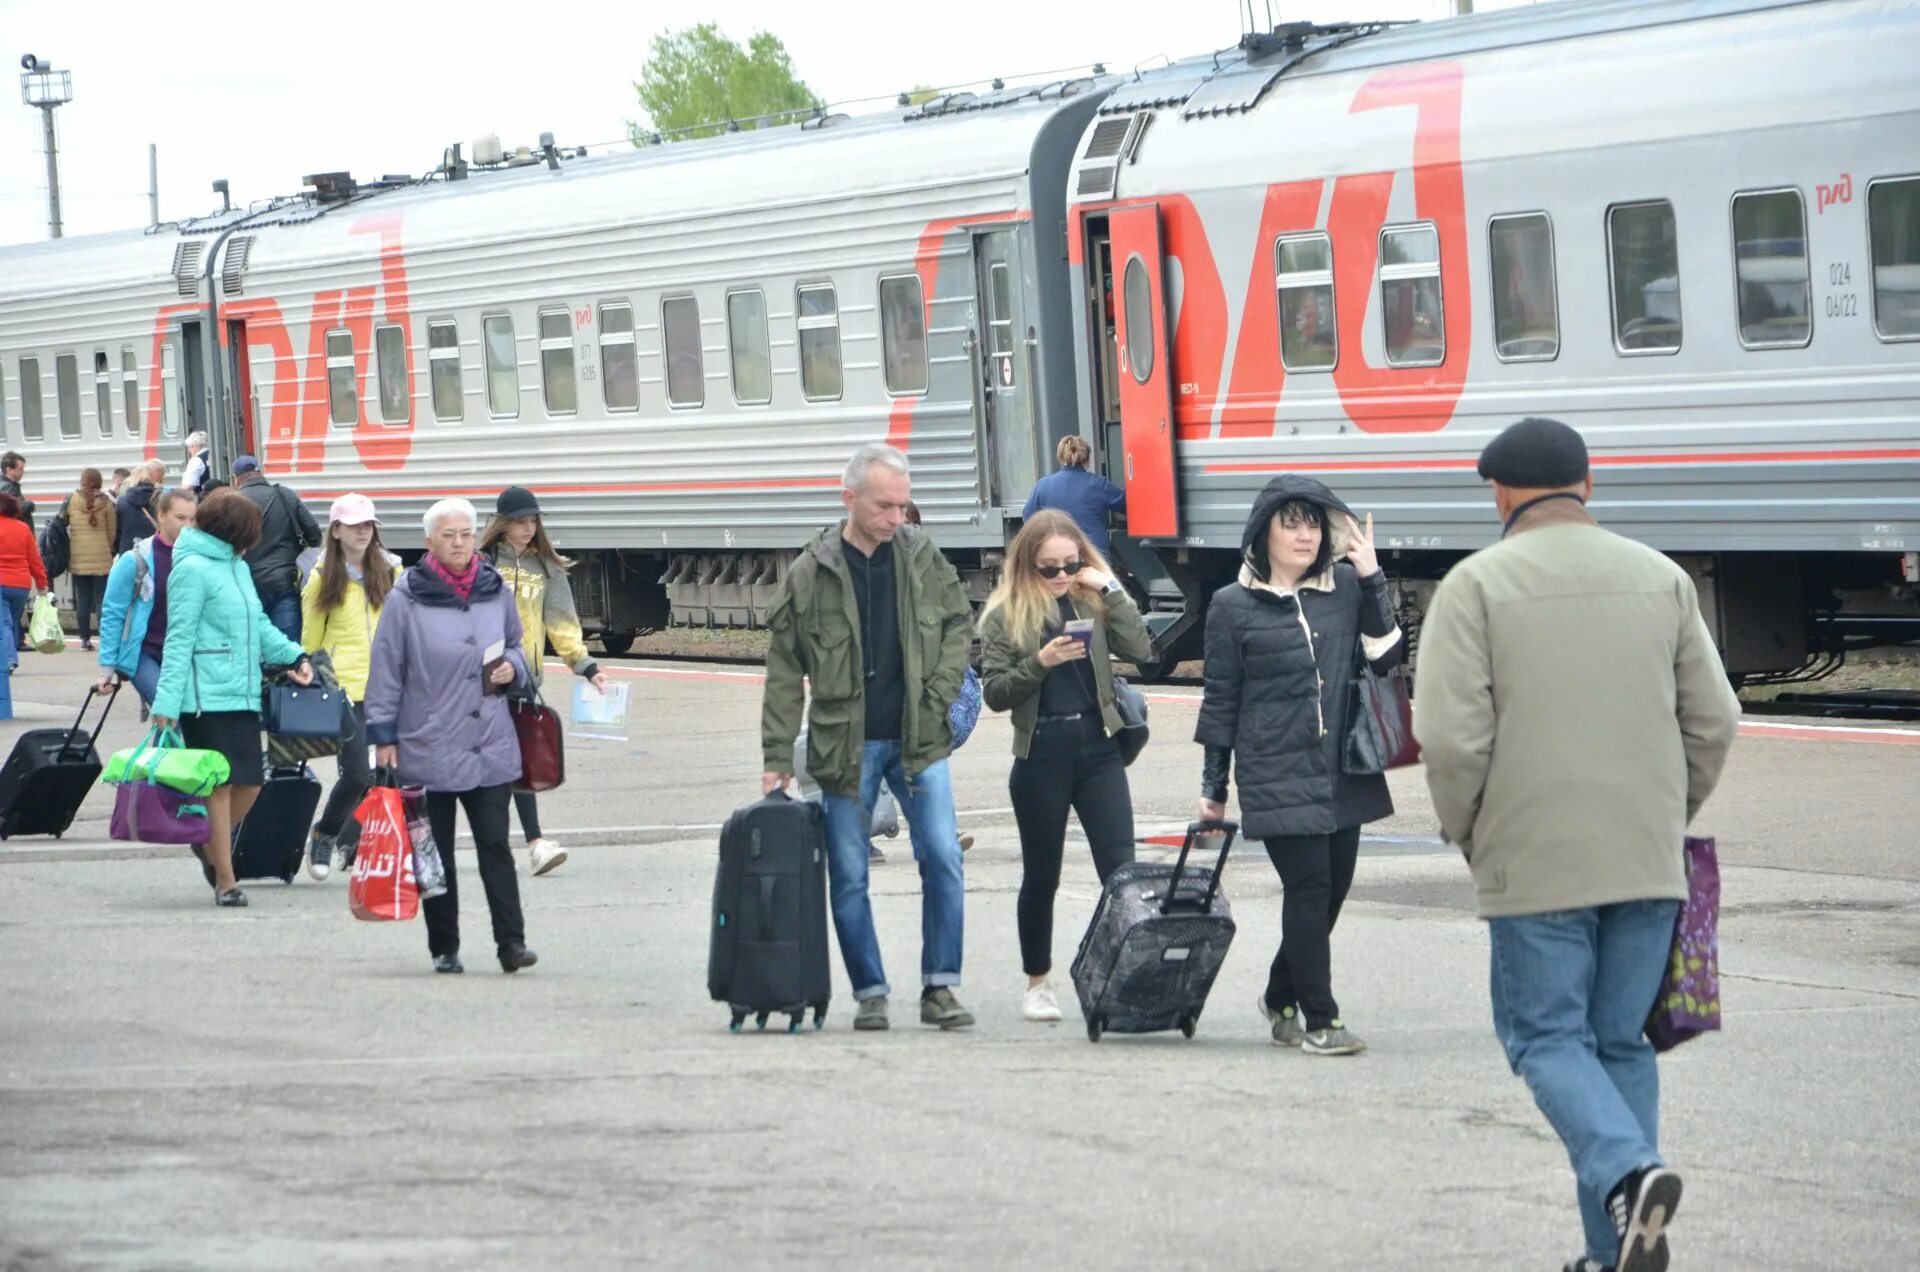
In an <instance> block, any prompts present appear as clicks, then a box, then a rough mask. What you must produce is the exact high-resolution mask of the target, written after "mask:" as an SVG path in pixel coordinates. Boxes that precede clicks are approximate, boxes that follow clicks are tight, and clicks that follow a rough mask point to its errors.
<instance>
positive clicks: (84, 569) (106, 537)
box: [61, 490, 120, 576]
mask: <svg viewBox="0 0 1920 1272" xmlns="http://www.w3.org/2000/svg"><path fill="white" fill-rule="evenodd" d="M94 514H95V516H96V517H97V518H98V519H99V522H100V524H99V525H89V524H88V523H87V497H86V496H85V495H83V494H81V493H80V492H79V491H77V490H76V491H74V492H73V493H72V494H71V495H69V496H67V503H66V507H65V508H64V509H63V511H62V514H61V515H62V516H64V517H65V518H66V520H67V542H68V544H69V545H70V546H69V548H68V552H67V572H68V573H70V574H78V575H92V576H99V575H104V574H106V573H107V571H109V570H111V569H113V548H114V545H115V544H117V543H118V542H119V541H120V518H119V516H118V514H117V513H116V512H115V511H114V507H113V500H111V499H109V498H108V497H107V496H106V495H105V494H104V493H103V494H102V495H101V496H100V506H99V507H98V508H96V509H94Z"/></svg>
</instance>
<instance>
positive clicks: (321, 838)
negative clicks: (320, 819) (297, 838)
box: [307, 829, 335, 881]
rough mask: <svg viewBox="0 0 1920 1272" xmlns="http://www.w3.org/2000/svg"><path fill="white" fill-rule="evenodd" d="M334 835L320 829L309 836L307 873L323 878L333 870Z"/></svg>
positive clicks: (316, 878) (319, 878)
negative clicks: (325, 833)
mask: <svg viewBox="0 0 1920 1272" xmlns="http://www.w3.org/2000/svg"><path fill="white" fill-rule="evenodd" d="M334 843H335V840H334V837H333V836H332V835H324V834H321V833H320V831H319V830H318V829H316V830H314V831H313V832H312V833H311V834H310V835H309V836H308V837H307V873H308V874H310V875H312V876H313V877H314V879H315V880H316V881H317V880H321V879H324V878H326V877H327V875H328V874H330V873H332V871H333V849H334Z"/></svg>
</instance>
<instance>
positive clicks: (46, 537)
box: [40, 513, 73, 582]
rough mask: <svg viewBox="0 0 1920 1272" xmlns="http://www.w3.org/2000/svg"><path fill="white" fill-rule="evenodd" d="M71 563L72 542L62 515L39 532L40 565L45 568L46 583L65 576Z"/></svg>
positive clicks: (65, 520)
mask: <svg viewBox="0 0 1920 1272" xmlns="http://www.w3.org/2000/svg"><path fill="white" fill-rule="evenodd" d="M72 562H73V540H72V539H71V538H70V537H69V536H68V534H67V518H66V515H65V513H62V514H61V515H60V516H58V517H55V518H54V519H53V520H51V521H49V522H47V528H46V529H44V530H42V531H41V532H40V563H41V564H42V565H44V566H46V567H47V581H48V582H52V581H53V580H54V579H57V578H59V577H60V576H61V575H62V574H65V573H66V572H67V566H68V565H70V564H72Z"/></svg>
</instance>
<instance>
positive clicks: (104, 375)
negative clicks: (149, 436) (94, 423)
mask: <svg viewBox="0 0 1920 1272" xmlns="http://www.w3.org/2000/svg"><path fill="white" fill-rule="evenodd" d="M93 413H94V414H95V415H96V416H98V417H99V418H98V423H99V425H100V436H102V437H112V436H113V371H112V370H111V368H110V367H109V366H108V364H107V351H106V350H105V349H95V350H94V351H93Z"/></svg>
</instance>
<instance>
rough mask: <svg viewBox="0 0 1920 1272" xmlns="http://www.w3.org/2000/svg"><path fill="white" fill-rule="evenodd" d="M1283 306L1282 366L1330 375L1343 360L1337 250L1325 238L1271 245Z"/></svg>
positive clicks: (1294, 238)
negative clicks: (1337, 319) (1336, 308)
mask: <svg viewBox="0 0 1920 1272" xmlns="http://www.w3.org/2000/svg"><path fill="white" fill-rule="evenodd" d="M1273 285H1274V289H1275V291H1276V292H1277V293H1278V294H1279V302H1280V365H1281V366H1283V367H1285V368H1286V369H1287V370H1289V371H1331V370H1332V369H1333V364H1334V362H1335V361H1336V360H1338V358H1339V356H1340V337H1339V334H1338V333H1337V331H1336V330H1335V328H1334V323H1333V244H1332V242H1331V241H1330V240H1329V239H1328V238H1327V236H1326V235H1324V234H1289V235H1286V236H1284V237H1282V238H1279V239H1276V240H1275V241H1274V245H1273Z"/></svg>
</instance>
